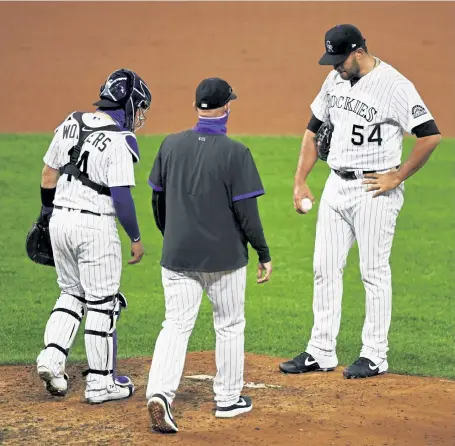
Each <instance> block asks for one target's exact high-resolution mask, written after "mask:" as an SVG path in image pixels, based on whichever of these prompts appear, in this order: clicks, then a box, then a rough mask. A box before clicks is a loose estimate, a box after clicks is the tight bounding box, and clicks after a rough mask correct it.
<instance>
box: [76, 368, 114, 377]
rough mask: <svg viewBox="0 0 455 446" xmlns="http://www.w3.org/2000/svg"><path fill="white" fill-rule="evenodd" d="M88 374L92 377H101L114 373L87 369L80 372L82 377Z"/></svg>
mask: <svg viewBox="0 0 455 446" xmlns="http://www.w3.org/2000/svg"><path fill="white" fill-rule="evenodd" d="M89 373H93V374H94V375H103V376H108V375H112V374H113V373H114V371H113V370H94V369H87V370H85V371H84V372H82V376H87V375H88V374H89Z"/></svg>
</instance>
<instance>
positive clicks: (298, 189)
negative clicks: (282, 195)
mask: <svg viewBox="0 0 455 446" xmlns="http://www.w3.org/2000/svg"><path fill="white" fill-rule="evenodd" d="M304 198H309V199H310V200H311V202H312V203H313V204H314V196H313V194H312V193H311V190H310V188H309V187H308V184H306V183H302V184H298V183H295V184H294V209H295V210H296V211H297V212H298V213H299V214H306V213H307V212H308V211H304V210H303V209H302V200H303V199H304Z"/></svg>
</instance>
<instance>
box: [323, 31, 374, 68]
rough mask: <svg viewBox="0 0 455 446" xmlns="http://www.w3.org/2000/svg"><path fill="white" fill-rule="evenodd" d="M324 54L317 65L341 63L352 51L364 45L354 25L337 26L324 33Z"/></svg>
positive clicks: (360, 34)
mask: <svg viewBox="0 0 455 446" xmlns="http://www.w3.org/2000/svg"><path fill="white" fill-rule="evenodd" d="M324 44H325V54H324V55H323V56H322V57H321V59H320V60H319V65H338V64H340V63H343V62H344V61H345V60H346V59H347V58H348V56H349V54H351V53H352V52H353V51H355V50H356V49H357V48H361V47H363V46H364V45H365V39H364V38H363V36H362V33H361V32H360V31H359V30H358V29H357V28H356V27H355V26H354V25H337V26H335V27H333V28H331V29H329V30H328V31H327V32H326V33H325V41H324Z"/></svg>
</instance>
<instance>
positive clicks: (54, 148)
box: [43, 127, 63, 169]
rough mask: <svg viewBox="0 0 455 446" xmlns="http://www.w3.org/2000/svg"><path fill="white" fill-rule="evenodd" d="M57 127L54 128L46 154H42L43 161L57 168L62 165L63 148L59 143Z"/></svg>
mask: <svg viewBox="0 0 455 446" xmlns="http://www.w3.org/2000/svg"><path fill="white" fill-rule="evenodd" d="M59 128H60V127H57V128H56V129H55V134H54V138H53V139H52V141H51V143H50V145H49V148H48V149H47V152H46V154H45V155H44V158H43V161H44V163H45V164H47V165H48V166H49V167H52V168H53V169H58V168H59V167H62V165H63V163H62V156H61V153H60V152H61V151H62V150H63V145H62V144H61V142H62V140H61V138H60V132H59Z"/></svg>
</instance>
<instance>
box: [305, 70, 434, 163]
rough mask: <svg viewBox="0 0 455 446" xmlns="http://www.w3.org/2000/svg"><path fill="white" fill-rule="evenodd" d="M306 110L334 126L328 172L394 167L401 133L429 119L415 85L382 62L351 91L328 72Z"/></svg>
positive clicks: (339, 78)
mask: <svg viewBox="0 0 455 446" xmlns="http://www.w3.org/2000/svg"><path fill="white" fill-rule="evenodd" d="M311 110H312V112H313V114H314V116H315V117H316V118H317V119H319V120H320V121H326V120H327V119H330V121H331V122H332V124H333V125H334V131H333V134H332V140H331V144H330V154H329V156H328V159H327V163H328V165H329V166H330V167H331V168H332V169H347V170H355V169H359V170H385V169H390V168H392V167H395V166H397V165H398V164H400V162H401V153H402V142H403V135H404V132H408V133H411V132H412V129H413V128H414V127H416V126H418V125H420V124H422V123H424V122H426V121H430V120H432V119H433V117H432V116H431V114H430V112H429V111H428V108H427V107H426V105H425V104H424V103H423V101H422V99H421V97H420V95H419V93H418V92H417V90H416V89H415V87H414V85H413V84H412V83H411V82H410V81H409V80H408V79H406V78H405V77H404V76H403V75H402V74H401V73H399V72H398V71H397V70H396V69H395V68H393V67H392V66H390V65H389V64H387V63H385V62H382V61H381V62H380V63H379V65H378V66H377V67H376V68H375V69H373V70H372V71H371V72H369V73H368V74H366V75H365V76H363V77H361V78H360V79H359V80H358V82H357V83H356V84H354V85H353V86H351V83H350V81H345V80H343V79H342V78H341V77H340V75H339V74H338V72H337V71H335V70H333V71H331V72H330V73H329V75H328V76H327V78H326V80H325V82H324V84H323V85H322V88H321V91H320V92H319V94H318V96H317V97H316V98H315V100H314V101H313V103H312V104H311Z"/></svg>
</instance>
